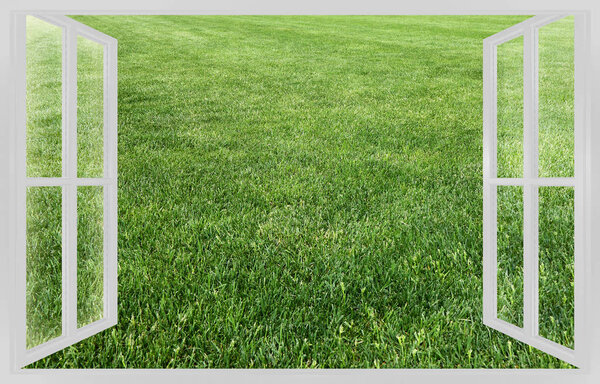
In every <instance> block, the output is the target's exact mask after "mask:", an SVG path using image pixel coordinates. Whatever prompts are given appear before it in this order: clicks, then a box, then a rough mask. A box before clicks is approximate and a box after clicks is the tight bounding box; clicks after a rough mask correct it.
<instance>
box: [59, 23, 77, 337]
mask: <svg viewBox="0 0 600 384" xmlns="http://www.w3.org/2000/svg"><path fill="white" fill-rule="evenodd" d="M63 55H64V60H63V73H64V80H65V81H64V82H63V87H64V91H65V98H64V103H63V108H64V110H63V112H64V117H65V118H64V119H63V120H64V125H63V177H64V178H65V181H64V184H63V271H62V274H63V283H62V287H63V290H62V291H63V296H62V302H63V335H66V336H67V337H68V336H71V335H73V334H74V333H75V331H76V330H77V185H76V183H74V182H73V179H74V178H76V177H77V33H76V31H75V30H74V29H73V28H70V27H66V28H65V43H64V45H63Z"/></svg>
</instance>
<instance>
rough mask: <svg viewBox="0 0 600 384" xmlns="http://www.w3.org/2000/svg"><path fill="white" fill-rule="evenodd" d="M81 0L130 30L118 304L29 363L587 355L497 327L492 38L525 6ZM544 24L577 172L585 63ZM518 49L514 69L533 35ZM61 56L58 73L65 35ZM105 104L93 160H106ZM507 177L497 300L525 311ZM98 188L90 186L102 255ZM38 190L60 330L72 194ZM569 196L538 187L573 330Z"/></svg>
mask: <svg viewBox="0 0 600 384" xmlns="http://www.w3.org/2000/svg"><path fill="white" fill-rule="evenodd" d="M75 18H76V19H77V20H79V21H81V22H84V23H86V24H88V25H90V26H92V27H93V28H96V29H98V30H100V31H102V32H104V33H106V34H108V35H110V36H113V37H115V38H116V39H118V41H119V135H118V136H119V149H118V162H119V238H118V243H119V323H118V325H116V326H115V327H113V328H111V329H109V330H107V331H104V332H101V333H99V334H97V335H95V336H93V337H91V338H89V339H87V340H84V341H82V342H80V343H78V344H76V345H74V346H72V347H69V348H67V349H65V350H64V351H61V352H58V353H55V354H54V355H52V356H49V357H47V358H45V359H43V360H41V361H39V362H37V363H34V364H32V365H31V366H30V367H35V368H42V367H67V368H121V367H127V368H175V367H177V368H250V367H251V368H300V367H315V368H347V367H356V368H374V367H377V368H380V367H381V368H387V367H390V368H477V367H486V368H504V367H507V368H513V367H519V368H532V367H565V368H566V367H570V366H569V365H568V364H565V363H562V362H560V361H559V360H557V359H555V358H553V357H550V356H548V355H546V354H545V353H542V352H540V351H538V350H536V349H533V348H531V347H528V346H526V345H524V344H522V343H520V342H517V341H515V340H513V339H511V338H509V337H507V336H505V335H503V334H501V333H499V332H496V331H494V330H491V329H489V328H487V327H486V326H484V325H483V324H482V39H483V38H485V37H487V36H490V35H492V34H494V33H496V32H498V31H501V30H503V29H505V28H507V27H509V26H511V25H514V24H516V23H518V22H519V21H522V20H524V19H526V17H525V16H465V17H463V16H401V17H400V16H398V17H396V16H389V17H388V16H385V17H383V16H368V17H367V16H365V17H363V16H360V17H359V16H351V17H350V16H326V17H325V16H197V17H196V16H185V17H183V16H78V17H75ZM571 23H572V21H571ZM571 28H572V24H571ZM568 31H569V22H568V21H567V22H563V23H561V24H559V25H558V26H557V27H556V28H554V29H551V30H549V31H548V33H549V34H555V35H556V36H564V35H565V33H568ZM543 36H547V35H542V34H540V41H541V42H547V43H544V44H546V46H547V48H545V49H547V50H546V51H544V50H543V49H542V48H540V52H541V53H540V55H541V57H546V58H548V59H544V60H545V61H544V63H548V64H547V65H548V67H543V68H550V69H545V70H544V71H545V72H544V73H545V74H547V76H546V77H544V76H542V75H541V82H542V83H541V84H546V85H548V86H546V88H544V86H542V85H541V91H540V92H541V100H540V105H541V108H545V109H544V110H543V111H542V110H541V111H540V121H541V122H542V123H541V128H540V131H541V132H540V141H541V142H542V141H543V144H541V145H546V147H544V148H555V147H556V148H558V147H560V148H561V149H560V151H558V153H557V152H555V151H554V150H553V151H552V153H551V154H549V155H544V154H542V153H541V154H540V159H541V160H540V162H541V164H544V165H541V166H540V169H541V170H542V169H543V172H541V174H543V175H544V176H569V175H570V174H569V172H571V174H572V164H571V165H570V167H571V168H569V164H570V163H569V161H570V162H572V139H571V141H570V142H569V141H568V140H569V132H571V134H572V105H571V109H569V100H572V90H569V84H568V79H569V73H570V74H571V76H572V72H569V71H572V65H571V67H569V65H568V60H566V61H564V62H560V61H559V60H558V59H556V57H557V56H560V55H557V52H562V51H565V50H567V51H568V48H569V44H571V46H572V39H571V40H569V39H568V38H563V39H559V40H558V43H557V42H556V39H553V38H550V39H547V38H542V37H543ZM39 38H40V39H46V40H47V41H46V43H44V44H46V45H45V46H52V44H55V45H56V41H58V42H59V43H60V40H56V38H55V39H51V38H48V36H40V37H39ZM55 45H54V46H55ZM58 46H59V47H60V44H59V45H58ZM504 48H507V52H509V56H510V59H507V62H508V66H507V68H508V69H507V71H508V72H507V73H509V72H511V71H512V72H513V74H514V73H515V72H518V70H519V69H518V65H515V63H518V53H519V52H518V46H515V44H512V46H508V45H507V46H506V47H504ZM571 49H572V48H571ZM499 52H500V49H499ZM544 55H545V56H544ZM45 60H46V61H45V62H44V64H43V65H45V66H47V68H54V69H53V71H54V72H52V70H50V69H48V71H49V72H50V73H54V76H55V77H56V68H55V67H56V60H58V62H59V63H60V55H58V56H57V55H54V56H53V57H49V58H46V59H45ZM515 60H516V61H515ZM81 62H82V63H83V64H82V66H85V65H89V66H90V68H91V67H92V66H94V60H90V61H89V62H86V61H81ZM86 63H87V64H86ZM53 65H54V67H52V66H53ZM499 65H500V63H499ZM540 65H541V67H542V64H540ZM544 65H545V64H544ZM58 71H59V72H58V80H57V81H58V82H59V83H58V84H59V87H60V66H59V67H58ZM90 73H92V72H90ZM499 73H500V69H499ZM502 73H504V72H502ZM94 79H95V78H94V77H93V76H92V77H89V78H82V79H80V81H83V82H85V81H89V82H90V84H92V83H93V82H94V81H95V80H94ZM556 79H562V80H564V84H563V83H561V85H562V88H561V89H559V91H556V89H555V90H554V91H553V92H552V91H549V90H548V87H549V86H551V84H554V83H556ZM518 83H519V82H518V81H514V80H513V81H510V80H509V81H507V82H506V89H505V91H506V92H505V93H504V94H503V95H504V96H502V97H506V99H504V100H511V98H512V100H514V98H515V97H516V98H518V93H519V90H518V87H519V84H518ZM53 84H57V83H56V79H55V81H54V83H53ZM82 84H83V83H82ZM28 87H29V84H28ZM563 88H564V89H563ZM28 89H29V88H28ZM41 89H42V91H40V92H45V91H44V90H48V89H51V87H42V88H41ZM58 90H59V91H58V95H59V96H60V88H58ZM544 92H545V93H544ZM569 92H570V93H569ZM89 94H90V95H91V96H90V97H93V96H94V93H93V91H90V93H89ZM55 96H56V92H54V93H52V92H48V93H47V94H45V95H44V96H40V97H39V100H40V101H36V102H39V103H42V104H43V105H44V107H42V108H39V107H38V109H41V110H42V112H40V116H34V117H36V118H38V119H39V121H42V122H43V124H42V125H44V124H45V125H44V127H46V128H47V130H46V131H44V132H45V133H44V134H43V135H41V136H42V137H43V138H44V139H43V140H39V141H38V144H33V147H31V148H34V149H35V148H37V147H36V145H37V146H38V147H39V148H37V149H36V151H37V152H29V151H30V147H28V156H29V157H28V161H29V162H31V161H34V163H35V161H37V162H38V163H39V161H42V162H43V161H44V160H43V159H46V158H52V159H54V160H53V161H46V163H43V164H46V165H43V164H42V165H39V164H38V165H37V168H35V166H33V165H32V166H33V167H34V168H32V169H34V170H35V172H38V173H39V174H37V175H39V176H48V175H51V176H52V175H55V174H56V172H58V175H60V108H58V112H57V109H56V108H55V106H56V104H53V101H52V100H55V99H56V97H55ZM544 97H545V99H543V98H544ZM569 97H571V99H569ZM499 98H500V96H499ZM542 100H545V101H542ZM28 102H29V99H28ZM32 102H33V101H32ZM58 102H60V97H59V98H58ZM59 105H60V104H59ZM555 105H556V106H555ZM548 106H550V107H548ZM553 106H555V107H553ZM53 108H54V109H53ZM81 108H82V107H81V106H80V113H81V114H86V115H91V116H93V114H94V113H97V105H95V104H94V103H93V102H90V103H87V104H85V108H87V109H85V110H82V109H81ZM95 108H96V109H95ZM499 108H500V111H499V118H500V119H501V121H499V127H505V128H506V134H503V133H502V132H500V133H499V141H501V140H500V139H501V138H507V141H506V143H505V144H501V145H503V147H502V150H501V151H499V153H500V154H499V156H500V157H502V156H504V157H502V159H505V163H506V164H508V165H507V167H506V170H508V171H510V172H513V171H518V170H519V168H518V166H515V164H518V161H519V156H520V153H522V152H519V149H518V146H519V144H520V143H519V142H518V140H516V139H515V138H518V137H519V135H520V133H519V129H520V132H522V120H521V126H520V127H519V124H518V114H519V113H521V112H519V108H518V106H516V107H514V103H513V104H511V105H510V106H507V107H506V108H507V109H506V110H505V109H503V108H504V107H499ZM521 108H522V107H521ZM34 109H35V108H34ZM94 111H96V112H94ZM521 111H522V109H521ZM544 111H545V112H544ZM544 113H545V115H544ZM57 118H58V123H57V120H56V119H57ZM505 118H506V119H509V121H511V122H516V123H514V124H513V123H505V122H504V120H503V119H505ZM544 119H545V120H544ZM569 119H570V120H569ZM86 121H87V122H88V123H89V127H88V128H85V127H82V128H81V129H82V130H85V132H88V133H89V136H85V135H84V136H83V137H84V138H86V140H91V141H90V142H89V143H91V144H89V145H85V144H81V145H82V146H81V148H83V151H84V152H85V153H82V154H81V156H82V157H81V159H83V160H82V162H81V164H92V165H89V167H88V168H85V173H86V174H83V175H81V174H80V176H96V174H97V173H98V172H100V171H99V169H100V170H101V168H98V167H95V166H94V165H93V163H94V161H96V160H97V159H98V156H100V157H101V153H98V152H97V151H96V152H95V151H94V149H95V148H97V147H98V143H97V142H94V141H93V140H94V139H93V137H94V132H95V131H94V130H95V129H96V128H97V124H96V123H95V120H94V119H93V118H92V117H90V118H89V119H88V120H86ZM545 122H548V123H547V124H546V123H545ZM503 124H504V125H503ZM569 124H571V125H569ZM569 129H570V130H571V131H569ZM30 130H31V127H29V128H28V132H30ZM499 130H500V128H499ZM500 131H501V130H500ZM542 131H543V132H542ZM515 132H516V133H515ZM56 135H58V136H56ZM57 137H58V139H57ZM29 143H30V142H29V141H28V145H29ZM100 143H101V142H100ZM569 143H571V144H570V145H571V149H570V150H569ZM57 146H58V147H57ZM521 151H522V149H521ZM541 152H543V151H542V150H541ZM30 153H31V156H30ZM544 153H547V151H546V152H544ZM56 154H58V157H57V156H56ZM52 156H54V157H52ZM569 156H571V157H569ZM36 159H37V160H36ZM40 159H42V160H40ZM521 164H522V163H521ZM28 167H29V164H28ZM28 170H29V168H28ZM43 172H49V174H48V175H46V174H41V173H43ZM544 172H545V173H544ZM548 173H549V174H548ZM30 176H31V174H30ZM506 188H507V192H506V193H505V192H503V191H502V192H500V191H499V206H500V207H503V208H502V209H501V211H502V214H501V213H499V215H498V217H499V236H498V237H499V250H500V251H501V252H505V254H506V255H505V256H506V257H507V259H506V260H511V258H512V260H514V261H515V262H513V263H510V262H506V261H505V260H504V259H502V255H499V262H500V264H499V266H500V269H499V285H500V287H499V296H500V297H499V313H500V314H501V315H502V316H504V317H505V318H507V319H510V320H511V321H513V322H518V321H519V309H520V308H521V309H522V302H521V300H522V287H520V286H519V284H522V281H521V280H519V279H520V277H519V275H520V271H521V270H520V269H519V268H522V260H519V257H520V255H522V247H521V248H519V246H518V245H519V244H518V242H519V239H520V234H519V231H520V229H519V223H520V221H519V220H520V219H519V217H518V212H519V210H521V211H522V207H521V206H520V204H522V201H521V203H520V200H519V199H521V195H519V194H517V193H515V189H514V188H515V187H512V188H513V189H512V190H511V189H510V188H511V187H506ZM44 193H45V195H44ZM46 195H47V196H46ZM93 195H94V191H93V190H91V189H90V190H89V191H88V190H82V191H81V194H80V196H79V197H80V200H79V202H80V203H81V212H82V217H80V219H79V225H80V226H82V227H83V228H84V229H83V231H85V232H83V233H82V234H81V235H80V236H81V238H80V243H82V244H80V247H83V248H85V249H87V248H90V249H92V250H90V251H89V252H88V253H87V255H88V258H87V259H86V260H89V265H88V264H86V265H87V266H81V268H87V269H86V271H87V272H86V273H91V274H93V272H94V265H97V264H95V261H97V260H98V257H97V255H96V254H95V253H94V251H93V248H94V247H96V248H97V246H96V245H94V244H97V243H94V242H95V241H97V238H98V236H100V235H99V233H98V231H97V223H98V214H96V215H95V216H94V212H98V211H95V210H97V209H98V204H99V203H98V200H97V199H96V198H94V197H93ZM501 196H502V198H501ZM29 199H30V197H29V196H28V202H29V201H30V200H29ZM31 199H36V200H35V201H37V203H36V202H34V203H31V204H29V205H28V207H29V211H31V212H30V213H29V214H30V216H31V217H32V218H33V219H32V220H31V227H30V226H29V225H30V224H29V223H28V230H30V228H31V230H30V232H32V233H46V235H45V236H41V239H42V240H43V241H40V242H38V243H35V244H34V245H36V247H34V248H31V250H30V248H28V261H29V260H34V261H33V262H32V263H30V264H28V288H29V293H28V294H29V295H30V296H28V297H32V298H35V300H36V303H38V305H37V306H35V305H33V306H32V305H30V303H28V311H29V312H28V316H29V313H31V314H32V315H31V316H29V317H28V326H30V328H32V327H33V328H34V327H40V328H43V327H47V329H43V331H40V332H41V333H45V335H46V337H45V339H48V338H50V337H53V336H56V332H57V331H58V333H60V229H59V230H58V231H57V230H56V226H57V225H58V226H60V214H58V216H56V215H53V216H52V217H51V219H52V220H53V221H46V222H45V221H44V219H43V217H41V216H40V214H39V211H40V210H41V211H43V212H44V211H45V212H51V211H52V209H50V208H51V207H60V191H58V189H57V188H55V190H50V189H48V190H44V191H37V195H36V194H33V193H32V194H31ZM572 201H573V198H572V189H568V188H562V189H561V188H558V189H551V188H546V189H541V190H540V205H541V206H542V207H547V208H542V210H543V211H542V212H540V228H542V229H543V233H541V234H540V252H541V254H540V263H541V272H540V273H541V281H540V292H541V293H540V295H541V298H540V312H541V316H540V321H541V323H542V325H541V327H542V330H541V331H542V334H544V335H546V336H548V337H550V338H552V339H553V340H556V341H559V342H561V343H563V344H565V345H570V343H572V337H573V336H572V332H573V330H572V329H573V321H572V301H573V300H572V295H573V289H572V220H573V217H572V207H573V206H572V204H573V203H572ZM34 208H39V209H38V211H35V209H34ZM54 211H56V209H54ZM99 212H100V214H101V211H99ZM511 212H512V213H516V214H514V215H511V214H510V213H511ZM86 215H87V216H86ZM87 217H90V218H91V219H90V220H86V218H87ZM100 219H101V217H100ZM502 220H504V221H502ZM85 222H90V223H92V224H91V225H87V226H86V224H85ZM100 222H101V221H100ZM569 228H571V232H569ZM36 231H37V232H36ZM502 231H504V232H502ZM507 239H509V241H507ZM510 239H516V240H513V241H511V240H510ZM88 245H89V247H88ZM28 247H29V245H28ZM502 247H504V248H502ZM83 248H79V252H83V253H85V252H86V251H85V249H83ZM502 250H504V251H502ZM519 252H521V253H519ZM44 257H48V258H51V259H52V260H53V261H54V262H53V263H50V264H49V263H47V262H46V261H44V260H45V259H44ZM100 260H101V259H100ZM519 262H521V266H519V264H518V263H519ZM569 268H570V269H569ZM565 270H567V271H568V272H569V273H567V274H565V273H564V272H565ZM57 273H58V275H57ZM40 277H44V278H45V279H47V280H46V281H45V284H39V283H38V284H37V285H35V282H36V278H37V279H38V280H37V281H38V282H39V278H40ZM56 277H58V280H56ZM30 280H31V281H32V283H31V284H29V281H30ZM88 280H91V281H92V283H90V286H89V287H88V288H86V289H88V290H87V291H85V292H86V293H85V295H83V296H90V297H92V300H91V302H86V301H85V298H84V297H83V296H82V298H81V300H80V301H79V303H80V305H81V306H82V307H84V308H83V309H82V310H83V311H84V312H85V313H86V314H87V315H86V316H87V317H86V318H88V319H89V320H92V319H93V318H94V316H93V314H94V313H95V312H97V310H98V308H97V305H95V304H94V302H97V292H96V290H95V289H96V288H94V287H98V285H97V284H98V282H97V280H94V279H86V281H88ZM82 284H83V282H82ZM100 284H101V282H100ZM40 286H41V288H40ZM30 287H34V288H35V287H38V288H37V291H36V290H35V289H34V288H30ZM36 292H38V293H37V296H36ZM40 292H41V293H40ZM42 295H45V296H44V297H46V299H43V298H42ZM57 296H58V300H57V299H56V297H57ZM32 300H33V299H32ZM94 300H96V301H94ZM40 303H42V304H40ZM100 304H101V302H100ZM57 306H58V312H57ZM30 318H31V319H33V320H31V322H30ZM45 318H51V319H54V321H53V322H52V321H45V322H44V319H45ZM56 319H58V323H57V322H56ZM521 320H522V316H521ZM57 324H58V328H57ZM52 325H53V328H52V327H51V326H52ZM35 332H36V331H35V330H34V331H33V333H35ZM52 332H54V333H52ZM33 339H35V340H42V339H44V338H43V337H41V336H40V337H37V338H33ZM34 344H35V343H34Z"/></svg>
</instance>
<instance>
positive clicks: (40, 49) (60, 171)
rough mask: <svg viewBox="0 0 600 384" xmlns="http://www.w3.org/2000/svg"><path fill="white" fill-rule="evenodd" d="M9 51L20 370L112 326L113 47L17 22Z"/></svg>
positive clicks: (69, 23)
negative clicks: (14, 138)
mask: <svg viewBox="0 0 600 384" xmlns="http://www.w3.org/2000/svg"><path fill="white" fill-rule="evenodd" d="M15 48H16V50H15V52H16V57H15V60H16V62H15V64H16V65H15V69H16V71H15V76H16V84H17V87H16V124H17V128H18V129H17V130H18V133H17V145H16V153H17V158H16V160H15V161H16V170H17V176H16V180H17V185H16V188H17V196H16V201H17V215H18V216H17V228H16V233H17V239H16V240H17V241H16V244H17V258H16V262H15V283H16V287H15V288H16V290H15V292H16V297H15V303H16V306H15V308H16V312H15V319H14V328H13V329H14V334H13V346H14V348H15V356H16V361H15V363H16V365H17V367H18V368H20V367H23V366H25V365H28V364H30V363H32V362H34V361H37V360H39V359H41V358H43V357H45V356H48V355H49V354H51V353H54V352H56V351H58V350H60V349H63V348H65V347H67V346H69V345H72V344H74V343H76V342H78V341H80V340H83V339H85V338H87V337H90V336H91V335H94V334H96V333H98V332H100V331H102V330H104V329H107V328H109V327H111V326H113V325H115V324H116V322H117V237H116V234H117V151H116V150H117V108H116V106H117V105H116V104H117V97H116V96H117V95H116V94H117V41H116V40H115V39H113V38H112V37H110V36H107V35H105V34H103V33H100V32H99V31H96V30H94V29H92V28H90V27H88V26H86V25H83V24H81V23H78V22H76V21H74V20H72V19H70V18H68V17H65V16H47V15H45V16H42V15H27V16H25V15H19V16H17V20H16V36H15Z"/></svg>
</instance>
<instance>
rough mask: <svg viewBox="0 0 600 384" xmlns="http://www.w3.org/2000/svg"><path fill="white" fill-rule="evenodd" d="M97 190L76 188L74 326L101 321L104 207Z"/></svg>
mask: <svg viewBox="0 0 600 384" xmlns="http://www.w3.org/2000/svg"><path fill="white" fill-rule="evenodd" d="M103 198H104V196H103V188H102V187H100V186H85V187H77V216H78V218H77V326H78V327H82V326H84V325H86V324H89V323H91V322H93V321H96V320H99V319H101V318H102V317H103V309H104V301H103V300H104V275H103V272H104V270H103V263H104V256H103V255H104V232H103V230H104V224H103V217H104V211H103V210H104V204H103Z"/></svg>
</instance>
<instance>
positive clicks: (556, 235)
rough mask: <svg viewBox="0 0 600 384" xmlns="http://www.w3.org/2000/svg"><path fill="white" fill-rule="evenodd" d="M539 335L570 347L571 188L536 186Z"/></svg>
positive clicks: (572, 280) (572, 317) (572, 306)
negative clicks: (538, 187) (537, 191)
mask: <svg viewBox="0 0 600 384" xmlns="http://www.w3.org/2000/svg"><path fill="white" fill-rule="evenodd" d="M539 204H540V211H539V268H540V269H539V276H540V283H539V293H540V304H539V308H540V321H539V323H540V335H541V336H543V337H545V338H547V339H550V340H552V341H555V342H557V343H559V344H562V345H564V346H566V347H570V348H573V340H574V320H575V311H574V309H575V303H574V299H575V290H574V284H575V278H574V277H575V270H574V268H575V252H574V249H575V248H574V247H575V239H574V235H575V221H574V212H575V211H574V191H573V187H540V194H539Z"/></svg>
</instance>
